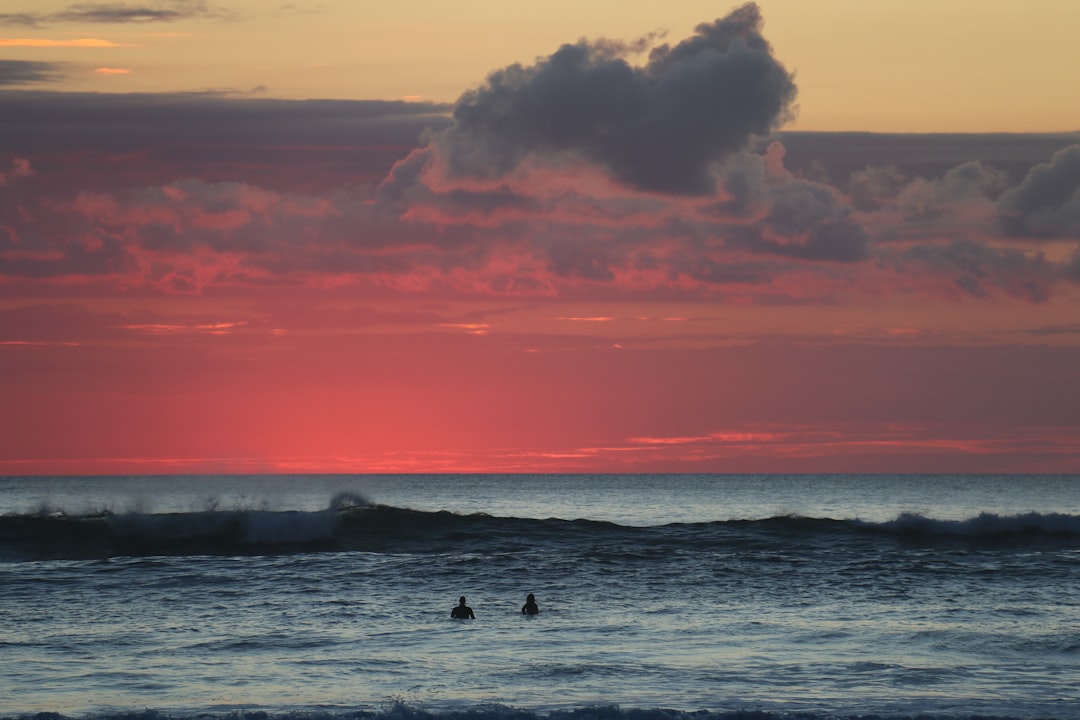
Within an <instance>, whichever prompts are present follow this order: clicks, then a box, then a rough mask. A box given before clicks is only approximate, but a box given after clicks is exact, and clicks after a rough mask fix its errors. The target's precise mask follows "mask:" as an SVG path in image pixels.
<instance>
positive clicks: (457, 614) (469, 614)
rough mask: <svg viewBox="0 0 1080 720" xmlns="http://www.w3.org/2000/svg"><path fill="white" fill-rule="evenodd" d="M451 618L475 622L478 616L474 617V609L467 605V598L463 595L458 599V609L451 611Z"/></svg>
mask: <svg viewBox="0 0 1080 720" xmlns="http://www.w3.org/2000/svg"><path fill="white" fill-rule="evenodd" d="M450 617H452V618H456V619H458V620H475V619H476V615H473V611H472V608H471V607H469V606H468V605H466V604H465V596H464V595H462V596H461V597H460V598H458V604H457V607H456V608H454V609H453V610H451V611H450Z"/></svg>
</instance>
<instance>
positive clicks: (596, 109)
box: [436, 4, 795, 194]
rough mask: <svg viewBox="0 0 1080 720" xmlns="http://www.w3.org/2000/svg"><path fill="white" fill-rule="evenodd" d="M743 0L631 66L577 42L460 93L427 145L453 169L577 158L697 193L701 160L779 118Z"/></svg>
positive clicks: (462, 171) (782, 99)
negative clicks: (446, 122) (447, 121)
mask: <svg viewBox="0 0 1080 720" xmlns="http://www.w3.org/2000/svg"><path fill="white" fill-rule="evenodd" d="M761 25H762V19H761V15H760V13H759V11H758V8H757V6H756V5H754V4H747V5H744V6H742V7H741V8H739V9H737V10H735V11H734V12H732V13H731V14H730V15H728V16H727V17H725V18H722V19H720V20H717V21H715V22H713V23H705V24H702V25H699V26H698V28H697V32H696V34H695V35H694V36H693V37H690V38H688V39H686V40H683V41H682V42H680V43H678V44H677V45H675V46H669V45H660V46H658V47H655V48H653V49H652V51H651V52H650V53H649V56H648V61H647V62H646V63H645V64H644V65H642V66H635V65H632V64H631V63H630V61H629V58H630V57H631V56H632V55H633V53H634V51H635V50H637V49H639V48H637V47H635V46H633V45H627V44H622V43H615V42H589V41H586V40H581V41H579V42H578V43H576V44H573V45H563V46H562V47H561V48H559V50H558V51H556V52H555V53H554V54H553V55H551V56H549V57H547V58H543V59H541V60H539V61H537V62H536V64H534V65H531V66H522V65H512V66H510V67H507V68H504V69H502V70H499V71H497V72H494V73H492V74H491V75H490V76H489V77H488V79H487V82H486V83H485V84H484V85H483V86H481V87H480V88H478V89H476V90H472V91H469V92H467V93H465V94H464V95H463V96H462V97H461V99H460V100H459V101H458V104H457V106H456V107H455V109H454V126H453V127H452V128H450V129H449V130H447V131H445V132H444V133H443V134H441V135H440V136H439V137H438V138H437V140H436V143H437V145H438V146H439V147H440V148H441V150H442V151H443V152H444V153H445V154H446V159H447V161H448V164H449V170H450V173H451V174H452V175H457V176H478V177H499V176H503V175H506V174H507V173H509V172H510V171H512V170H513V169H515V168H516V167H518V166H519V165H520V164H521V163H522V161H523V160H525V159H526V158H527V157H529V156H537V155H540V156H556V157H557V156H558V155H560V154H569V155H572V156H579V157H581V158H584V159H585V160H588V161H590V162H593V163H598V164H600V165H603V166H604V167H606V168H608V169H609V170H610V171H611V173H612V174H613V175H614V177H616V178H617V179H618V180H619V181H621V182H623V183H625V184H627V185H629V186H631V187H634V188H638V189H641V190H649V191H655V192H664V193H678V194H707V193H710V192H712V191H713V189H714V180H713V177H712V174H711V172H710V167H711V165H712V164H713V163H714V162H715V161H717V160H720V159H722V158H724V157H726V156H728V155H730V154H732V153H733V152H735V151H737V150H740V149H742V148H744V147H745V146H746V145H747V143H748V142H749V140H750V139H751V138H752V137H754V136H764V135H768V134H769V133H770V132H771V131H772V130H773V129H774V128H776V127H777V126H778V125H779V124H780V123H782V122H783V121H784V120H786V119H788V117H789V114H790V111H791V103H792V101H793V100H794V98H795V84H794V82H793V80H792V77H791V75H790V74H789V73H788V71H787V70H786V69H785V68H784V66H783V65H781V64H780V62H779V61H777V60H776V58H774V57H773V55H772V51H771V49H770V47H769V44H768V43H767V42H766V41H765V39H764V38H763V37H762V35H761Z"/></svg>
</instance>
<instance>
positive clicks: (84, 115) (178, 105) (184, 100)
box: [0, 90, 449, 153]
mask: <svg viewBox="0 0 1080 720" xmlns="http://www.w3.org/2000/svg"><path fill="white" fill-rule="evenodd" d="M0 104H2V105H3V108H4V112H3V113H2V114H0V151H18V152H20V153H32V152H37V151H41V150H81V151H85V150H91V149H101V150H116V151H130V150H132V149H137V148H145V147H148V146H161V145H177V144H195V143H201V144H204V143H210V144H214V145H232V146H235V147H243V146H246V145H252V144H260V143H275V144H293V145H297V144H300V145H313V144H333V145H355V144H358V143H364V144H368V145H372V144H383V145H397V146H405V147H408V148H413V147H416V146H417V144H418V143H419V136H420V135H421V133H422V132H423V131H424V130H425V129H428V128H436V129H437V128H441V127H445V126H447V125H448V124H449V120H448V118H447V113H448V111H449V106H447V105H441V104H437V103H424V102H415V103H414V102H402V101H381V100H275V99H262V98H244V97H237V96H236V95H229V94H224V93H130V94H119V93H117V94H113V93H57V92H35V91H29V90H8V91H4V92H0Z"/></svg>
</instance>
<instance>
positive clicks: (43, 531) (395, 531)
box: [0, 495, 1080, 561]
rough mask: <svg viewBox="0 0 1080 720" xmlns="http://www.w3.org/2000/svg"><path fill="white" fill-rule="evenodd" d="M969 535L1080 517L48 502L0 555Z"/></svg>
mask: <svg viewBox="0 0 1080 720" xmlns="http://www.w3.org/2000/svg"><path fill="white" fill-rule="evenodd" d="M882 538H884V539H886V540H887V541H902V542H912V541H915V542H935V541H941V540H963V541H968V542H980V541H986V542H994V543H999V544H1000V543H1003V542H1004V543H1010V542H1011V543H1019V544H1026V543H1031V542H1040V541H1045V540H1048V539H1061V538H1065V539H1067V540H1070V541H1071V540H1075V539H1077V538H1080V515H1071V514H1064V513H1049V514H1044V513H1026V514H1021V515H1009V516H1001V515H995V514H992V513H982V514H980V515H978V516H977V517H973V518H969V519H966V520H941V519H934V518H929V517H925V516H922V515H918V514H912V513H906V514H902V515H900V516H899V517H897V518H896V519H894V520H891V521H888V522H880V523H874V522H864V521H860V520H835V519H828V518H809V517H803V516H798V515H785V516H779V517H773V518H766V519H760V520H727V521H716V522H710V523H691V524H672V525H664V526H653V527H631V526H622V525H617V524H615V523H609V522H602V521H595V520H561V519H555V518H550V519H546V520H543V519H529V518H514V517H498V516H492V515H486V514H470V515H461V514H456V513H451V512H447V511H438V512H428V511H419V510H410V509H406V508H396V507H390V506H384V505H370V504H368V503H367V502H366V501H365V500H364V499H363V498H360V497H357V496H352V495H342V496H338V497H336V498H334V500H333V501H332V502H331V503H330V504H329V505H328V507H327V508H325V509H323V510H318V511H310V512H303V511H271V510H250V509H249V510H243V509H237V510H203V511H198V512H185V513H161V514H149V513H138V512H125V513H112V512H108V511H105V512H99V513H94V514H87V515H68V514H66V513H63V512H61V511H51V510H47V509H43V510H41V511H39V512H36V513H31V514H22V515H3V516H0V559H2V560H8V561H13V560H14V561H18V560H35V559H102V558H109V557H125V556H126V557H148V556H159V555H252V554H286V553H294V552H339V551H366V552H408V553H425V552H430V553H435V552H441V551H442V549H443V548H445V547H446V546H447V544H448V543H452V544H453V545H454V546H455V547H456V548H458V549H461V548H462V547H469V546H475V549H476V550H477V551H500V552H512V551H515V550H521V549H526V548H533V547H536V546H538V545H540V546H559V547H562V548H568V547H577V548H579V549H587V548H596V547H598V546H602V545H608V544H612V545H617V546H618V547H620V548H622V549H625V550H627V551H629V550H630V549H631V548H632V546H635V545H637V546H640V547H641V548H649V549H657V548H660V549H673V550H679V549H686V550H694V551H700V550H709V549H722V548H727V549H738V548H739V547H740V546H744V545H748V544H751V545H752V544H760V543H762V542H775V543H790V542H791V541H792V540H794V539H797V540H798V541H799V542H800V543H809V544H812V543H814V542H843V541H844V540H845V539H850V540H852V541H860V542H866V541H871V542H873V541H875V540H880V539H882Z"/></svg>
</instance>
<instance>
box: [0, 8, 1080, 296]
mask: <svg viewBox="0 0 1080 720" xmlns="http://www.w3.org/2000/svg"><path fill="white" fill-rule="evenodd" d="M99 9H100V8H99ZM762 27H763V26H762V19H761V16H760V13H759V11H758V9H757V7H756V6H754V5H752V4H750V5H744V6H742V7H740V8H738V9H736V10H735V11H733V12H732V13H731V14H729V15H728V16H726V17H723V18H720V19H718V20H715V21H713V22H710V23H704V24H702V25H699V26H698V28H697V30H696V31H695V33H694V34H693V35H692V36H691V37H689V38H686V39H683V40H681V41H679V42H674V43H671V44H660V45H655V40H654V39H653V38H646V39H645V40H641V41H636V42H618V41H587V40H581V41H579V42H577V43H575V44H568V45H563V46H562V47H561V48H558V49H557V50H556V51H555V52H554V53H552V54H551V55H550V56H547V57H544V58H540V59H538V60H537V61H536V62H535V63H533V64H531V65H520V64H519V65H512V66H510V67H507V68H503V69H501V70H498V71H496V72H494V73H492V74H491V75H490V76H489V77H488V79H487V80H486V81H485V82H484V83H483V84H482V85H480V86H479V87H478V88H476V89H474V90H470V91H468V92H466V93H464V94H463V95H462V96H461V98H460V100H459V101H458V102H457V103H456V104H454V105H453V106H449V105H439V104H432V103H408V102H377V101H314V100H313V101H283V100H265V99H252V98H245V97H237V96H232V95H227V94H220V93H203V94H198V93H194V94H160V95H152V94H131V95H120V94H116V95H105V94H80V93H48V92H27V91H21V90H8V91H4V92H0V101H2V102H3V104H4V107H5V113H4V114H3V115H0V178H2V179H3V182H2V183H0V193H3V199H4V202H3V203H0V282H22V283H33V282H38V283H41V284H42V287H44V284H45V283H46V282H48V281H58V280H62V281H64V282H65V283H87V284H94V285H95V287H100V288H107V287H113V288H115V289H116V290H115V291H117V292H119V291H120V288H133V287H138V288H142V290H143V291H145V292H163V293H199V292H205V291H206V290H207V289H209V288H250V289H257V288H265V287H268V286H290V287H309V288H320V287H326V286H333V287H342V286H355V287H358V288H367V289H377V290H379V291H386V292H405V293H412V294H417V293H433V294H448V293H449V294H457V295H464V296H477V295H479V296H491V295H496V296H530V297H589V298H597V297H608V298H626V297H641V298H657V299H691V300H707V301H709V302H733V303H736V302H737V303H824V304H837V303H855V302H860V301H862V300H864V299H865V298H868V297H883V296H890V295H895V296H910V295H914V296H921V297H933V298H944V299H949V300H952V301H962V300H977V301H983V300H995V299H1000V298H1008V299H1012V300H1018V301H1022V302H1044V301H1046V300H1048V299H1050V298H1052V297H1053V296H1054V295H1055V293H1060V292H1065V291H1068V290H1069V289H1070V288H1072V287H1073V286H1074V285H1075V284H1076V283H1077V282H1078V281H1080V252H1078V247H1077V243H1076V241H1077V239H1078V238H1080V199H1078V198H1080V138H1078V137H1077V136H1068V135H1061V136H990V135H987V136H971V137H965V138H962V139H957V138H948V137H944V136H942V137H937V136H925V137H924V136H872V137H869V136H865V135H857V134H834V135H830V134H813V133H802V134H800V133H775V132H774V131H775V130H776V129H777V128H778V127H779V126H781V125H782V124H783V122H784V121H785V119H786V118H788V117H790V115H791V113H792V112H793V105H792V103H793V101H794V98H795V95H796V89H795V85H794V82H793V79H792V75H791V73H790V72H789V71H788V70H786V69H785V68H784V66H783V64H782V63H781V62H780V61H779V60H778V59H777V58H776V57H774V54H773V52H772V49H771V48H770V46H769V44H768V43H767V42H766V41H765V39H764V38H763V36H762ZM650 46H652V47H651V48H650ZM635 59H636V60H638V62H637V63H636V64H635V62H634V61H635ZM5 68H7V70H6V74H7V76H8V77H9V79H10V80H9V82H11V83H14V82H17V81H18V78H19V77H22V76H27V74H29V75H30V76H33V74H34V73H48V72H49V71H51V70H52V69H53V68H52V66H49V65H47V64H43V65H40V66H39V65H27V64H23V65H0V77H3V76H4V74H5ZM4 168H10V169H8V170H4ZM17 168H32V169H33V172H32V173H31V172H23V171H17Z"/></svg>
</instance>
